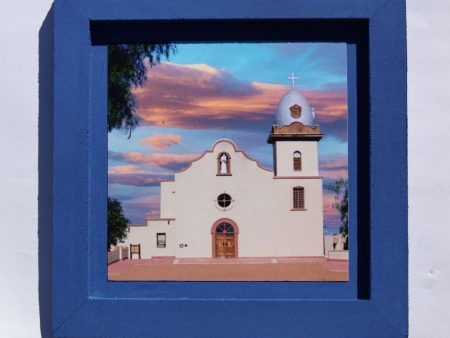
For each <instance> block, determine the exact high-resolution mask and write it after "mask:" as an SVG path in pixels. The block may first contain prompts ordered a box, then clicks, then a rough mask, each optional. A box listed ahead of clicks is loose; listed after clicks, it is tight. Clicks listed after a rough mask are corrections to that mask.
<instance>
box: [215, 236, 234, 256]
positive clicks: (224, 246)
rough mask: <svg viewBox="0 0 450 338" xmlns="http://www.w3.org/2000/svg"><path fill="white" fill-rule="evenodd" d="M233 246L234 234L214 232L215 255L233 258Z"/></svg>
mask: <svg viewBox="0 0 450 338" xmlns="http://www.w3.org/2000/svg"><path fill="white" fill-rule="evenodd" d="M234 246H235V243H234V234H216V257H218V258H220V257H222V258H233V257H234V256H235V255H234V252H235V248H234Z"/></svg>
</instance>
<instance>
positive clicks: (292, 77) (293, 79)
mask: <svg viewBox="0 0 450 338" xmlns="http://www.w3.org/2000/svg"><path fill="white" fill-rule="evenodd" d="M288 79H289V80H292V88H294V87H295V80H298V77H297V76H295V75H294V72H292V74H291V76H289V77H288Z"/></svg>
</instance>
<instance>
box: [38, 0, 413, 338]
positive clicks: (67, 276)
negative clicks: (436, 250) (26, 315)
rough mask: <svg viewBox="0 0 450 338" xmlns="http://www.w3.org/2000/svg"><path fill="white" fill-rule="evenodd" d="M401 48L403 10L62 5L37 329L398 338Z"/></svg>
mask: <svg viewBox="0 0 450 338" xmlns="http://www.w3.org/2000/svg"><path fill="white" fill-rule="evenodd" d="M405 32H406V30H405V3H404V1H381V0H374V1H369V0H363V1H358V2H354V1H331V0H319V1H309V0H297V1H273V0H262V1H234V0H230V1H215V0H213V1H203V0H202V1H188V2H186V1H184V2H183V1H178V0H172V1H159V0H158V1H153V0H142V1H141V0H137V1H117V0H109V1H106V0H99V1H65V0H60V1H56V2H55V3H54V6H53V8H52V10H51V12H50V13H49V15H48V17H47V19H46V22H45V23H44V26H43V28H42V29H41V32H40V43H41V48H40V55H41V61H40V99H41V100H40V102H41V103H40V105H41V106H40V114H41V115H40V164H39V166H40V168H39V169H40V201H39V207H40V210H39V215H40V220H39V222H40V225H39V226H40V248H41V251H40V263H41V264H40V296H41V299H40V302H41V308H44V310H41V311H45V309H47V310H48V311H47V312H46V315H44V316H42V317H43V318H44V319H43V326H45V327H47V328H48V331H49V332H50V333H51V335H53V336H55V337H346V338H347V337H406V336H407V334H408V332H407V328H408V322H407V275H408V271H407V253H408V252H407V161H406V159H407V153H406V34H405ZM41 315H42V314H41Z"/></svg>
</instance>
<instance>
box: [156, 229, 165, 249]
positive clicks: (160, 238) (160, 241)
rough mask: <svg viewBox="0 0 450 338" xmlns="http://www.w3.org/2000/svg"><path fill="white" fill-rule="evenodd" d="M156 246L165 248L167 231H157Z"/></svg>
mask: <svg viewBox="0 0 450 338" xmlns="http://www.w3.org/2000/svg"><path fill="white" fill-rule="evenodd" d="M156 247H157V248H165V247H166V234H165V233H157V234H156Z"/></svg>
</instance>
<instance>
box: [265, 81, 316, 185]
mask: <svg viewBox="0 0 450 338" xmlns="http://www.w3.org/2000/svg"><path fill="white" fill-rule="evenodd" d="M289 79H290V80H292V89H291V90H289V92H287V93H286V94H285V95H284V96H283V97H282V99H281V100H280V102H279V103H278V107H277V111H276V114H275V124H274V125H273V126H272V130H271V132H270V135H269V138H268V140H267V142H268V143H270V144H272V145H273V163H274V173H275V177H301V176H318V175H319V157H318V142H319V141H320V139H321V138H322V137H323V134H322V133H321V132H320V128H319V126H318V125H315V124H314V118H315V112H314V109H313V108H311V107H310V105H309V103H308V101H307V100H306V98H305V97H304V96H303V95H302V94H301V93H300V91H298V90H296V89H295V88H294V85H295V84H294V79H297V77H295V76H294V74H293V73H292V75H291V77H289Z"/></svg>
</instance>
